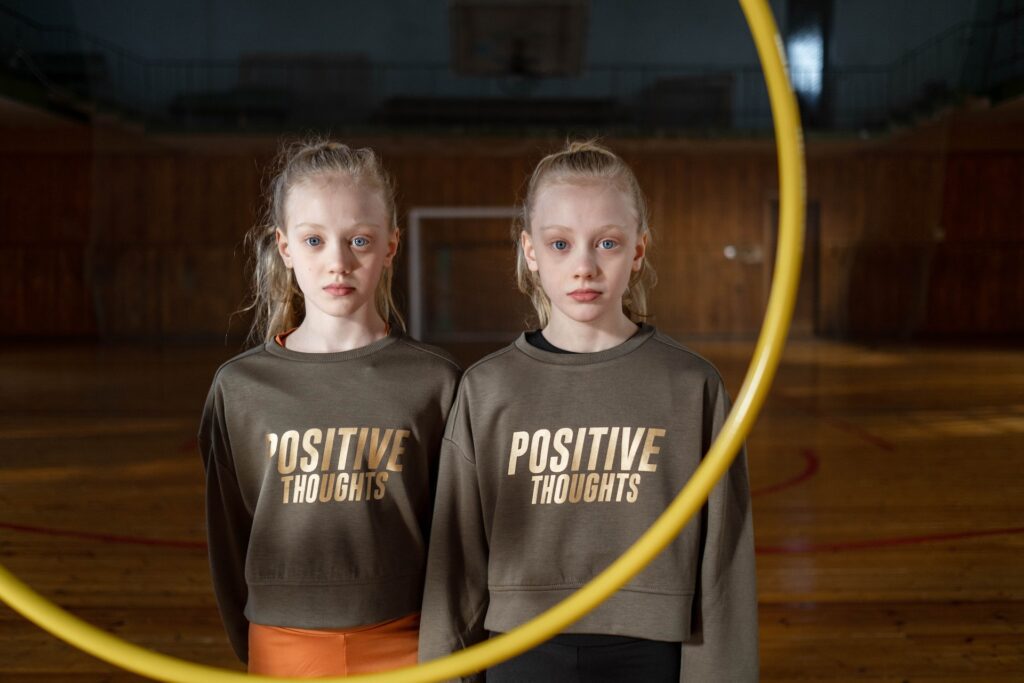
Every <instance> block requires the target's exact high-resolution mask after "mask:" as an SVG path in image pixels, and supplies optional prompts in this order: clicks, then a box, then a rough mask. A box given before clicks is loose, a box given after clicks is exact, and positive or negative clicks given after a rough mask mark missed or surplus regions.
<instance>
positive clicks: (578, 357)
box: [513, 323, 654, 365]
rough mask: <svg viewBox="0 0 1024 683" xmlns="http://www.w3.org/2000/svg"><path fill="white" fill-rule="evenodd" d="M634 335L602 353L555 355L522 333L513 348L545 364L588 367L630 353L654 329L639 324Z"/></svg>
mask: <svg viewBox="0 0 1024 683" xmlns="http://www.w3.org/2000/svg"><path fill="white" fill-rule="evenodd" d="M638 328H639V329H638V330H637V331H636V334H634V335H633V336H632V337H630V338H629V339H627V340H626V341H624V342H622V343H621V344H619V345H618V346H613V347H611V348H610V349H604V350H603V351H591V352H582V353H580V352H573V353H556V352H554V351H545V350H544V349H538V348H537V347H536V346H534V345H533V344H531V343H530V342H528V341H526V333H525V332H524V333H522V334H520V335H519V337H518V338H516V340H515V342H513V343H514V344H515V347H516V348H517V349H518V350H519V351H521V352H522V353H525V354H526V355H527V356H529V357H530V358H533V359H535V360H539V361H542V362H545V363H552V364H555V365H590V364H592V363H603V362H605V361H609V360H613V359H615V358H620V357H621V356H625V355H626V354H628V353H632V352H633V351H635V350H637V349H638V348H640V346H642V345H643V344H644V343H645V342H646V341H647V340H648V339H650V338H651V337H653V336H654V327H653V326H652V325H648V324H647V323H640V324H639V325H638Z"/></svg>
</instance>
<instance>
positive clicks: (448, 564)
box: [419, 438, 488, 681]
mask: <svg viewBox="0 0 1024 683" xmlns="http://www.w3.org/2000/svg"><path fill="white" fill-rule="evenodd" d="M487 558H488V543H487V536H486V532H485V528H484V522H483V516H482V508H481V503H480V489H479V483H478V480H477V469H476V464H475V462H474V461H473V460H472V459H471V457H470V456H469V455H467V454H466V453H465V452H464V451H463V450H462V449H461V448H460V447H459V446H458V445H457V444H456V443H455V442H454V441H452V440H450V439H448V438H446V439H445V440H444V443H443V445H442V448H441V463H440V471H439V475H438V486H437V498H436V501H435V503H434V519H433V524H432V531H431V537H430V551H429V554H428V557H427V577H426V585H425V587H424V592H423V612H422V615H421V618H420V649H419V657H420V661H428V660H431V659H436V658H438V657H443V656H445V655H448V654H451V653H452V652H454V651H456V650H459V649H462V648H465V647H468V646H470V645H473V644H474V643H477V642H480V641H482V640H485V639H486V638H487V632H486V630H485V629H484V625H483V624H484V617H485V616H486V614H487V605H488V593H487ZM463 680H464V681H481V680H483V674H477V675H473V676H469V677H466V678H463Z"/></svg>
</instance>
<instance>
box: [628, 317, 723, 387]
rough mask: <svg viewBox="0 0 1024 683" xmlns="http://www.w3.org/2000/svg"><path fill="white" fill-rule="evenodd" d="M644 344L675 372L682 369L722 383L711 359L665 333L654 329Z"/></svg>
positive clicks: (691, 375) (707, 379) (706, 379)
mask: <svg viewBox="0 0 1024 683" xmlns="http://www.w3.org/2000/svg"><path fill="white" fill-rule="evenodd" d="M646 346H647V347H648V349H647V350H648V352H649V353H652V354H655V355H657V356H658V357H659V358H660V359H661V360H662V361H663V362H665V363H666V364H667V365H669V366H670V367H671V368H672V369H673V370H674V371H675V372H679V371H682V372H684V373H686V374H687V375H688V376H690V377H691V378H702V379H704V380H705V381H707V382H708V383H710V384H716V385H720V384H723V381H722V375H721V373H720V372H718V368H716V367H715V366H714V364H713V363H712V362H711V361H709V360H708V359H707V358H705V357H704V356H702V355H700V354H699V353H697V352H696V351H694V350H693V349H691V348H689V347H687V346H685V345H683V344H681V343H680V342H678V341H676V340H675V339H673V338H672V337H670V336H668V335H667V334H664V333H662V332H659V331H657V330H655V332H654V334H653V335H652V336H651V339H650V340H649V341H648V343H647V345H646Z"/></svg>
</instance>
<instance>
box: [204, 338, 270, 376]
mask: <svg viewBox="0 0 1024 683" xmlns="http://www.w3.org/2000/svg"><path fill="white" fill-rule="evenodd" d="M266 355H268V354H267V351H266V345H265V344H260V345H259V346H254V347H252V348H251V349H248V350H246V351H243V352H242V353H240V354H238V355H237V356H234V357H232V358H229V359H228V360H226V361H224V362H223V363H221V365H220V367H219V368H217V371H216V372H215V373H214V374H213V384H214V386H218V385H221V384H223V383H224V382H229V381H231V380H232V379H234V378H236V377H239V376H240V375H245V374H246V373H247V371H248V370H249V369H250V368H251V367H252V366H253V365H255V364H257V363H259V362H260V361H261V360H262V357H263V356H266Z"/></svg>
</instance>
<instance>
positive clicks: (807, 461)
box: [750, 448, 819, 498]
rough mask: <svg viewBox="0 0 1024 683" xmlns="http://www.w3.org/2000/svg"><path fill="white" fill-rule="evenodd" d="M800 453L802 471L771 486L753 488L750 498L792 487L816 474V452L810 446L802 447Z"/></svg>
mask: <svg viewBox="0 0 1024 683" xmlns="http://www.w3.org/2000/svg"><path fill="white" fill-rule="evenodd" d="M800 455H802V456H804V470H803V472H801V473H800V474H798V475H796V476H795V477H793V478H792V479H787V480H786V481H782V482H779V483H778V484H772V485H771V486H765V487H763V488H759V489H755V490H753V491H751V492H750V497H751V498H756V497H757V496H764V495H767V494H769V493H776V492H778V491H782V490H784V489H788V488H792V487H794V486H796V485H797V484H801V483H803V482H805V481H807V480H808V479H810V478H811V477H813V476H814V475H815V474H817V473H818V463H819V461H818V455H817V453H815V452H814V451H813V450H812V449H810V448H804V449H801V451H800Z"/></svg>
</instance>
